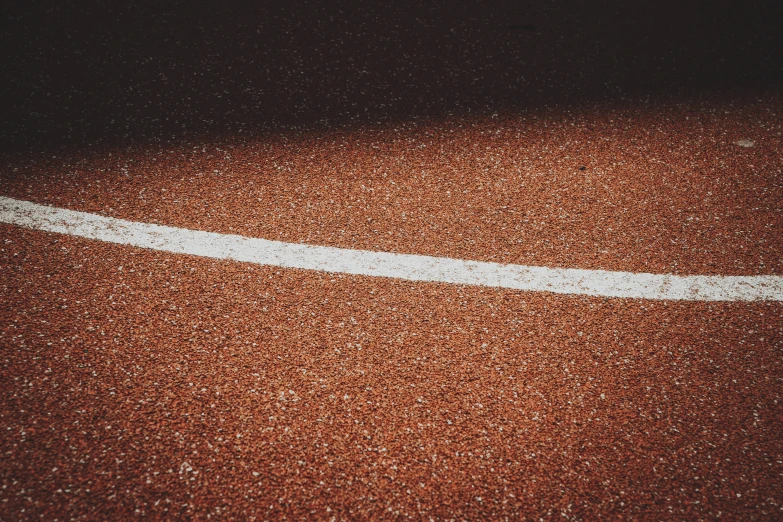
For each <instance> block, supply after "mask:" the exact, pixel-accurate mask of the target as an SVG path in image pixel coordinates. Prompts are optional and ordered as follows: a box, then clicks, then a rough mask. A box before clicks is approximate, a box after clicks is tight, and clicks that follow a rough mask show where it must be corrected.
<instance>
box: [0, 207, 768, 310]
mask: <svg viewBox="0 0 783 522" xmlns="http://www.w3.org/2000/svg"><path fill="white" fill-rule="evenodd" d="M0 222H3V223H10V224H14V225H19V226H23V227H27V228H32V229H36V230H44V231H47V232H57V233H60V234H69V235H72V236H80V237H85V238H90V239H97V240H100V241H107V242H109V243H119V244H123V245H133V246H137V247H142V248H150V249H154V250H162V251H165V252H173V253H180V254H191V255H196V256H202V257H210V258H215V259H231V260H234V261H243V262H247V263H257V264H261V265H272V266H279V267H285V268H304V269H307V270H321V271H325V272H341V273H346V274H356V275H363V276H376V277H394V278H399V279H407V280H409V281H431V282H440V283H453V284H465V285H481V286H494V287H501V288H512V289H517V290H527V291H540V292H554V293H558V294H582V295H593V296H605V297H629V298H639V299H672V300H692V301H759V300H764V301H783V276H776V275H763V276H698V275H697V276H676V275H666V274H645V273H632V272H610V271H607V270H581V269H575V268H546V267H539V266H523V265H504V264H500V263H486V262H481V261H464V260H460V259H450V258H441V257H431V256H419V255H411V254H392V253H388V252H371V251H367V250H350V249H346V248H334V247H324V246H311V245H301V244H296V243H283V242H281V241H269V240H266V239H258V238H249V237H243V236H236V235H228V234H217V233H214V232H202V231H197V230H188V229H184V228H173V227H167V226H162V225H153V224H148V223H137V222H134V221H126V220H124V219H116V218H110V217H104V216H98V215H96V214H88V213H86V212H77V211H74V210H67V209H63V208H55V207H48V206H45V205H39V204H37V203H31V202H29V201H21V200H17V199H12V198H6V197H2V196H0Z"/></svg>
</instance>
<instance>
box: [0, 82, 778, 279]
mask: <svg viewBox="0 0 783 522" xmlns="http://www.w3.org/2000/svg"><path fill="white" fill-rule="evenodd" d="M781 122H783V99H781V98H780V97H779V96H777V97H770V98H766V99H764V100H761V101H758V100H721V99H705V100H695V101H691V102H687V103H686V102H680V103H676V104H659V105H656V104H648V105H644V104H634V105H618V106H611V105H600V106H595V107H593V108H584V109H550V110H539V111H535V112H533V113H530V114H518V115H514V116H505V117H503V118H501V117H498V118H492V117H489V118H486V119H457V120H454V121H435V122H426V123H419V124H416V123H412V124H409V125H397V126H382V127H377V128H373V127H362V128H358V129H354V130H345V131H338V132H330V133H326V132H321V133H308V134H302V135H298V134H296V133H289V134H287V135H286V134H284V135H281V136H278V137H271V138H270V137H266V138H256V139H253V140H245V139H240V138H236V139H233V140H231V141H228V142H226V143H220V142H218V143H204V142H201V143H195V144H194V143H190V144H187V145H178V146H171V147H150V148H141V149H140V148H131V149H129V150H111V151H100V152H95V151H93V152H88V153H87V154H86V155H85V154H84V153H82V152H79V153H78V154H79V155H78V157H74V156H70V157H67V158H63V157H61V156H58V155H54V156H48V157H44V158H40V157H39V158H35V159H33V160H30V159H26V160H24V161H19V162H17V163H14V164H12V165H8V166H7V167H6V168H5V169H3V170H2V171H0V182H2V184H3V186H4V188H3V193H4V195H7V196H11V197H16V198H21V199H28V200H33V201H36V202H44V203H52V204H54V205H57V206H63V207H67V208H72V209H77V210H86V211H90V212H98V213H101V214H104V215H110V216H114V217H122V218H127V219H132V220H136V221H143V222H155V223H163V224H167V225H172V226H179V227H186V228H194V229H199V230H210V231H216V232H224V233H234V234H242V235H247V236H252V237H262V238H267V239H280V240H283V241H292V242H304V243H311V244H317V245H330V246H340V247H346V248H361V249H370V250H382V251H391V252H404V253H417V254H428V255H434V256H443V257H456V258H462V259H476V260H483V261H498V262H503V263H518V264H528V265H545V266H561V267H568V268H589V269H607V270H626V271H637V272H656V273H675V274H706V275H757V274H779V273H783V255H781V245H783V212H781V210H783V207H782V206H781V205H782V204H783V184H782V183H781V179H783V178H781V168H782V167H781V165H782V161H783V160H781V156H780V151H781V150H783V138H781ZM741 139H752V140H753V141H754V143H755V145H754V146H753V147H751V148H746V147H741V146H739V145H737V144H736V143H735V142H737V141H739V140H741ZM582 167H584V169H582Z"/></svg>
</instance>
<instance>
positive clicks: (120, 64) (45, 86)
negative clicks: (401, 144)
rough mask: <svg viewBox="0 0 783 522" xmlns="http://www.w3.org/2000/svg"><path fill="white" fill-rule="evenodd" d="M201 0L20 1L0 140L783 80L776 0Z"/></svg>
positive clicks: (265, 128) (201, 128)
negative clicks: (380, 1)
mask: <svg viewBox="0 0 783 522" xmlns="http://www.w3.org/2000/svg"><path fill="white" fill-rule="evenodd" d="M203 4H207V3H206V2H203V3H201V2H184V1H183V2H179V1H174V2H171V1H169V2H166V1H162V2H150V3H143V4H142V3H136V2H106V1H100V2H75V1H73V2H36V1H30V0H23V1H17V2H10V4H9V5H7V6H6V8H5V9H4V10H3V15H2V16H3V20H2V24H3V25H2V40H0V45H1V46H2V49H3V55H4V56H3V59H2V64H1V67H2V70H0V74H1V77H2V80H1V83H0V97H1V99H2V102H1V103H2V105H0V107H2V121H3V123H2V128H1V129H0V140H2V143H1V144H0V149H2V150H4V151H6V152H20V153H23V152H24V151H29V150H47V149H58V148H62V147H71V146H74V147H81V146H92V145H96V144H103V145H111V146H113V145H123V144H125V143H139V142H142V143H144V142H167V141H170V140H180V139H193V138H198V137H201V136H208V135H227V134H229V135H235V134H238V133H244V134H245V135H252V134H259V133H261V134H263V133H268V132H280V131H283V130H285V129H291V128H292V127H297V128H333V127H336V126H344V125H353V124H360V125H361V124H375V123H377V122H383V121H391V120H398V119H411V118H428V117H440V116H445V115H468V114H476V113H491V112H499V111H507V110H519V109H525V108H531V107H536V106H541V105H543V104H552V103H580V102H585V101H592V100H607V99H617V98H621V97H627V96H635V95H656V96H657V95H662V96H667V97H668V96H680V95H686V94H693V93H698V92H701V91H703V90H716V89H718V90H737V89H746V88H760V89H778V88H779V86H780V85H781V79H782V78H783V38H781V34H783V31H781V30H780V20H781V18H780V17H779V16H777V15H776V13H775V12H774V6H775V5H776V3H775V2H774V1H769V2H745V3H740V2H722V1H717V0H705V1H700V2H687V1H685V2H681V1H672V0H664V1H654V2H629V1H627V0H624V1H603V2H597V1H596V2H581V1H580V2H576V1H573V2H552V3H548V2H510V1H506V2H500V1H490V2H481V3H473V4H471V5H469V6H465V5H462V4H461V3H460V2H453V1H451V0H444V1H434V2H411V3H410V4H409V5H404V4H402V3H396V5H395V6H394V7H378V6H376V5H375V4H374V3H370V2H343V3H338V2H329V3H323V2H311V3H293V2H254V3H248V4H244V5H242V6H241V7H237V6H233V7H220V8H219V7H215V6H213V7H205V6H204V5H203ZM634 4H646V5H644V6H642V7H639V6H634Z"/></svg>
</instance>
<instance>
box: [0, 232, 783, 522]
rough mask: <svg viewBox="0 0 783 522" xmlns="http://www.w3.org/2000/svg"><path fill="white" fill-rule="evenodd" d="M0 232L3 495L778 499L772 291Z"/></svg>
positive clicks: (653, 501)
mask: <svg viewBox="0 0 783 522" xmlns="http://www.w3.org/2000/svg"><path fill="white" fill-rule="evenodd" d="M0 234H1V235H2V238H3V244H2V248H1V249H0V259H1V260H2V261H0V262H1V263H2V268H1V270H2V272H1V273H2V274H3V279H2V286H0V292H1V293H2V297H0V303H2V309H1V314H2V315H0V325H2V330H0V344H1V345H2V347H3V350H2V370H1V373H0V379H1V382H2V383H3V385H2V387H3V400H2V402H0V423H2V426H3V430H2V432H0V433H1V434H0V450H1V451H2V459H0V480H2V486H0V487H2V490H0V491H1V493H0V498H1V499H2V504H0V513H2V514H3V517H2V518H9V517H10V518H14V519H19V518H39V517H42V518H45V519H47V520H55V519H58V520H64V519H70V518H81V519H90V520H98V519H121V518H130V517H135V516H147V517H153V518H173V517H177V518H197V519H206V518H209V517H210V516H211V517H216V516H218V518H221V517H222V518H242V519H256V520H262V519H273V518H274V519H278V518H287V519H302V518H311V519H329V518H331V517H332V516H335V517H337V518H338V519H351V518H372V519H376V518H400V517H413V518H420V519H428V518H429V517H433V518H435V519H440V518H442V519H463V518H464V519H488V518H493V519H498V518H503V517H509V518H519V517H521V516H523V517H526V518H538V517H545V518H554V517H559V516H561V515H562V516H565V517H567V518H570V519H584V518H591V519H592V518H616V517H623V518H644V519H698V518H717V517H718V516H725V517H728V518H737V519H751V518H776V517H779V516H780V513H781V505H780V474H781V472H783V467H782V466H781V463H780V455H781V454H782V453H783V447H782V446H783V440H782V439H781V435H780V434H781V433H783V424H781V419H782V418H783V417H781V405H780V401H781V400H783V397H781V388H780V385H779V383H780V378H781V377H780V376H781V374H782V369H781V364H782V362H781V361H782V359H781V348H782V347H783V344H781V343H783V320H782V319H781V317H783V309H781V305H780V303H758V304H748V303H743V304H726V303H724V304H715V303H712V304H708V303H673V302H647V301H634V300H622V299H594V298H585V297H563V296H552V295H547V294H531V293H518V292H511V291H500V290H495V289H482V288H476V287H460V286H452V285H439V284H418V283H408V282H400V281H395V280H386V279H373V278H360V277H349V276H339V275H330V274H321V273H314V272H304V271H296V270H281V269H276V268H264V267H259V266H252V265H246V264H240V263H231V262H215V261H211V260H204V259H198V258H193V257H189V256H176V255H170V254H162V253H156V252H150V251H143V250H139V249H134V248H130V247H121V246H113V245H107V244H102V243H98V242H93V241H88V240H82V239H76V238H71V237H66V236H59V235H53V234H47V233H42V232H34V231H27V230H23V229H19V228H15V227H11V226H7V225H3V226H2V228H0Z"/></svg>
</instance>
